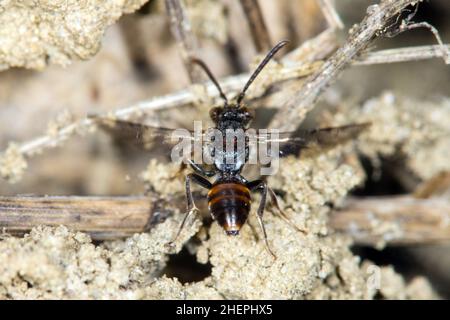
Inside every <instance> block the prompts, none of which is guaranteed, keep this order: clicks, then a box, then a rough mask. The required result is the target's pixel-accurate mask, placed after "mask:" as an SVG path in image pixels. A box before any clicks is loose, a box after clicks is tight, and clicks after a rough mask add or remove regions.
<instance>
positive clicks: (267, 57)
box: [237, 40, 289, 105]
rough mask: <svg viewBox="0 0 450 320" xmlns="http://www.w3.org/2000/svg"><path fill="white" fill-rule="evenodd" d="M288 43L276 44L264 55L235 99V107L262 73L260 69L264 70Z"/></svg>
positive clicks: (285, 41) (286, 41)
mask: <svg viewBox="0 0 450 320" xmlns="http://www.w3.org/2000/svg"><path fill="white" fill-rule="evenodd" d="M288 43H289V41H288V40H283V41H280V42H278V44H277V45H276V46H275V47H273V48H272V49H271V50H270V51H269V53H268V54H267V55H266V57H265V58H264V60H263V61H261V63H260V64H259V66H258V67H257V68H256V70H255V71H254V72H253V74H252V75H251V76H250V79H248V81H247V83H246V84H245V86H244V89H242V91H241V93H240V94H239V96H238V98H237V105H240V104H241V102H242V100H243V99H244V97H245V93H246V92H247V89H248V88H249V87H250V85H251V84H252V83H253V81H255V79H256V77H257V76H258V75H259V73H260V72H261V71H262V69H264V67H265V66H266V64H267V63H268V62H269V61H270V59H272V57H273V56H274V55H275V54H276V53H277V52H278V51H279V50H280V49H281V48H283V47H284V46H285V45H286V44H288Z"/></svg>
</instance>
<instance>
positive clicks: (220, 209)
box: [208, 182, 251, 235]
mask: <svg viewBox="0 0 450 320" xmlns="http://www.w3.org/2000/svg"><path fill="white" fill-rule="evenodd" d="M250 202H251V198H250V190H249V189H248V188H247V187H246V186H245V185H244V184H242V183H239V182H222V183H218V184H216V185H214V186H213V187H212V188H211V190H209V192H208V207H209V211H210V212H211V215H212V216H213V218H214V219H215V220H217V222H218V223H219V225H221V226H222V227H223V228H224V229H225V231H226V233H227V234H228V235H237V234H238V233H239V230H240V229H241V227H242V225H243V224H244V223H245V221H247V217H248V214H249V212H250Z"/></svg>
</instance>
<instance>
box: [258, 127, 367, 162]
mask: <svg viewBox="0 0 450 320" xmlns="http://www.w3.org/2000/svg"><path fill="white" fill-rule="evenodd" d="M369 126H370V123H361V124H349V125H345V126H340V127H329V128H319V129H313V130H298V131H295V132H280V133H275V134H270V133H269V134H263V135H261V134H257V135H255V136H253V137H252V136H250V141H252V140H253V141H254V142H257V144H258V145H261V144H267V145H271V144H274V143H278V149H279V154H280V156H286V155H289V154H299V153H300V152H301V151H302V150H303V149H307V150H308V155H311V156H314V155H316V154H318V153H320V152H323V151H325V150H328V149H330V148H333V147H335V146H337V145H339V144H342V143H344V142H346V141H349V140H351V139H354V138H356V137H358V135H359V134H360V133H361V132H363V131H364V130H365V129H366V128H368V127H369Z"/></svg>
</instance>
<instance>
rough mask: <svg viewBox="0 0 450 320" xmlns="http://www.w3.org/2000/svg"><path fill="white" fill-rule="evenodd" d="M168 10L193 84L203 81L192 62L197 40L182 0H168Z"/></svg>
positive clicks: (201, 75)
mask: <svg viewBox="0 0 450 320" xmlns="http://www.w3.org/2000/svg"><path fill="white" fill-rule="evenodd" d="M165 3H166V10H167V14H168V16H169V19H170V25H171V30H172V34H173V35H174V37H175V39H176V41H177V42H178V44H179V47H180V50H181V56H182V58H183V62H184V65H185V66H186V70H187V71H188V74H189V79H190V80H191V82H192V83H197V82H200V81H201V80H203V74H202V73H201V72H200V70H199V69H197V68H196V67H195V65H194V64H193V63H192V62H191V61H190V57H195V56H196V49H197V46H198V45H197V39H196V37H195V35H194V34H193V33H192V27H191V23H190V21H189V18H188V16H187V13H186V10H185V8H184V6H183V4H182V3H181V0H166V1H165Z"/></svg>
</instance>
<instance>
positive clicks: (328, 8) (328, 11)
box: [317, 0, 344, 29]
mask: <svg viewBox="0 0 450 320" xmlns="http://www.w3.org/2000/svg"><path fill="white" fill-rule="evenodd" d="M317 1H318V3H319V6H320V8H321V9H322V12H323V15H324V16H325V19H326V20H327V22H328V25H329V26H330V27H331V28H333V29H344V23H343V22H342V20H341V17H340V16H339V14H338V13H337V11H336V8H335V7H334V5H333V3H332V2H331V0H317Z"/></svg>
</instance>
